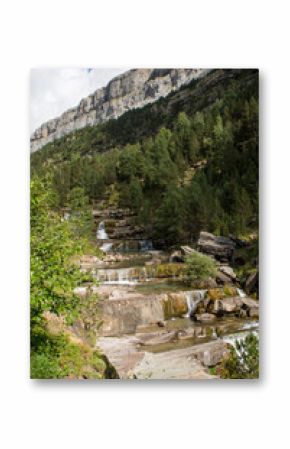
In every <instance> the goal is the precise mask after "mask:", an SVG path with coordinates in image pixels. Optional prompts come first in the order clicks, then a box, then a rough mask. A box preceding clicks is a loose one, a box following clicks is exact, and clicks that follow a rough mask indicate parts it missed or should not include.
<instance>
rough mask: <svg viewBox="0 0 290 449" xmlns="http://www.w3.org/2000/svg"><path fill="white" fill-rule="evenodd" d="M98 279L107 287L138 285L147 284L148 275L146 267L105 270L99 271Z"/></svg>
mask: <svg viewBox="0 0 290 449" xmlns="http://www.w3.org/2000/svg"><path fill="white" fill-rule="evenodd" d="M97 279H98V281H100V282H101V283H102V284H107V285H136V284H137V283H139V282H146V281H147V280H148V274H147V271H146V268H145V267H130V268H103V269H99V270H98V271H97Z"/></svg>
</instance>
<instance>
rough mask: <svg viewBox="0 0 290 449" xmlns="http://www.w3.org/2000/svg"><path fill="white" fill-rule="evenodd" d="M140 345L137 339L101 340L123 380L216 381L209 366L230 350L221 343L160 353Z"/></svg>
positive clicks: (215, 342)
mask: <svg viewBox="0 0 290 449" xmlns="http://www.w3.org/2000/svg"><path fill="white" fill-rule="evenodd" d="M138 345H139V339H138V337H136V336H123V337H120V338H118V337H102V338H100V339H99V340H98V346H99V348H100V349H101V350H102V351H103V352H104V353H105V354H106V356H107V358H108V359H109V361H110V362H111V363H112V365H113V366H114V367H115V369H116V371H117V373H118V375H119V377H120V379H155V380H156V379H184V380H185V379H214V378H215V376H212V375H211V374H209V371H208V369H207V367H208V366H213V365H215V364H217V363H218V362H220V361H221V359H222V358H223V357H224V355H225V354H226V353H227V351H228V349H227V345H226V343H225V342H223V341H222V340H217V341H214V342H209V343H204V344H199V345H194V346H191V347H188V348H182V349H174V350H170V351H165V352H160V353H151V352H148V351H144V350H143V348H142V349H140V348H139V347H138Z"/></svg>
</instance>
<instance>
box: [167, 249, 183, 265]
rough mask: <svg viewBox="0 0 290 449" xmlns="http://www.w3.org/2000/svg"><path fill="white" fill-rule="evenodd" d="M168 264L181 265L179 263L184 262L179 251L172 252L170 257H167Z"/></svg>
mask: <svg viewBox="0 0 290 449" xmlns="http://www.w3.org/2000/svg"><path fill="white" fill-rule="evenodd" d="M169 262H170V263H172V262H173V263H174V262H177V263H181V262H184V258H183V257H182V254H181V251H174V252H173V253H172V254H171V255H170V257H169Z"/></svg>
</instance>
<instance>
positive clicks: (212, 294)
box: [207, 288, 225, 299]
mask: <svg viewBox="0 0 290 449" xmlns="http://www.w3.org/2000/svg"><path fill="white" fill-rule="evenodd" d="M207 297H208V298H210V299H222V298H224V297H225V293H224V290H223V289H222V288H210V289H208V291H207Z"/></svg>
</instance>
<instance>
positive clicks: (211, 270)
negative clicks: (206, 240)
mask: <svg viewBox="0 0 290 449" xmlns="http://www.w3.org/2000/svg"><path fill="white" fill-rule="evenodd" d="M184 273H185V278H186V281H187V282H188V284H191V283H192V282H195V281H200V280H201V281H202V280H205V279H207V278H209V277H215V275H216V265H215V261H214V260H213V259H212V258H211V257H209V256H206V255H205V254H201V253H199V252H197V251H194V252H193V253H192V254H190V255H188V256H187V257H186V259H185V270H184Z"/></svg>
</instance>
